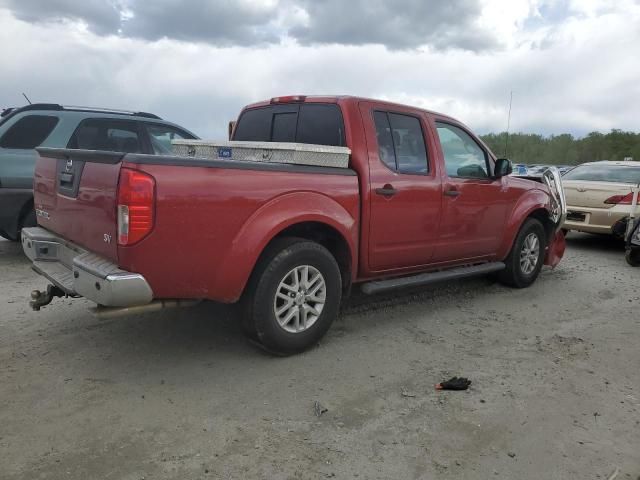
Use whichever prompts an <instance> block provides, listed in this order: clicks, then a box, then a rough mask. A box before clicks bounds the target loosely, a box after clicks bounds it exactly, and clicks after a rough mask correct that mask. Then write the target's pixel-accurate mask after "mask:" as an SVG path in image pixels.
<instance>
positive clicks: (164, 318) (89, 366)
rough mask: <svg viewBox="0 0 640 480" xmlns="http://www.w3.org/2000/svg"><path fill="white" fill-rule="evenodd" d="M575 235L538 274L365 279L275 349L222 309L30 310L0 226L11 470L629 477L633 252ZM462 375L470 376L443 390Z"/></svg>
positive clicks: (636, 416)
mask: <svg viewBox="0 0 640 480" xmlns="http://www.w3.org/2000/svg"><path fill="white" fill-rule="evenodd" d="M568 243H569V249H568V252H567V256H566V258H565V260H564V261H563V262H562V263H561V265H560V266H559V267H558V268H557V269H556V270H554V271H551V270H545V271H544V272H543V274H542V276H541V278H540V279H539V280H538V282H537V283H536V284H535V285H534V286H533V287H531V288H529V289H527V290H510V289H507V288H505V287H502V286H500V285H497V284H494V283H492V282H491V281H490V280H488V279H484V278H482V279H474V280H467V281H462V282H457V283H455V284H448V285H442V286H437V287H430V288H425V289H422V290H417V291H415V290H414V291H412V292H401V293H396V294H393V295H388V296H384V297H380V296H378V297H373V298H368V297H363V296H356V297H355V298H352V299H350V300H349V301H348V302H347V304H346V305H345V307H344V311H343V314H342V315H341V318H340V319H339V320H338V321H337V322H336V323H335V324H334V326H333V327H332V329H331V330H330V332H329V334H328V335H327V337H326V338H325V339H323V341H322V342H321V344H320V345H318V347H317V348H314V349H313V350H312V351H309V352H307V353H305V354H303V355H298V356H295V357H290V358H273V357H270V356H268V355H266V354H264V353H262V352H261V351H258V350H256V349H255V348H254V347H253V346H251V345H250V344H248V343H247V342H246V341H245V340H244V338H243V336H242V334H241V332H240V329H239V326H238V324H237V322H236V319H235V316H234V311H233V309H231V308H229V307H223V306H217V305H212V304H202V305H199V306H197V307H194V308H191V309H185V310H171V311H166V312H163V313H160V314H148V315H140V316H134V317H129V318H120V319H116V320H108V321H103V320H97V319H96V318H94V317H92V316H91V315H90V314H89V313H88V312H87V307H88V306H89V303H88V302H86V301H84V300H73V301H72V300H58V301H55V302H54V303H53V304H51V305H50V306H48V307H46V308H45V309H43V310H42V311H41V312H32V311H30V310H29V308H28V305H27V297H28V295H29V292H30V291H31V290H32V289H34V288H42V287H44V286H45V282H44V280H42V279H40V278H39V277H38V276H37V275H36V274H35V273H33V272H32V271H31V270H30V269H29V267H28V262H27V261H26V259H25V258H24V257H23V256H22V254H21V252H20V251H19V249H18V247H17V246H16V245H14V244H11V243H9V242H5V241H0V478H2V479H7V480H9V479H12V480H15V479H24V480H27V479H28V480H31V479H39V478H42V479H58V478H61V479H62V478H64V479H82V480H86V479H94V478H95V479H98V478H100V479H126V480H141V479H165V478H167V479H173V478H175V479H199V478H202V479H208V478H222V479H249V478H265V479H289V478H291V479H307V478H309V479H311V478H314V479H315V478H325V477H328V478H331V477H335V478H360V479H377V478H380V479H411V478H445V479H446V478H451V479H483V478H505V479H598V478H600V479H605V480H607V479H610V478H614V477H615V478H617V479H625V480H626V479H632V480H637V479H638V478H640V348H639V347H640V302H639V300H640V269H633V268H631V267H629V266H627V265H626V263H625V261H624V255H623V253H622V250H621V247H620V245H618V244H615V243H612V242H609V241H606V240H603V239H600V238H597V237H592V236H587V235H570V237H569V242H568ZM452 375H464V376H467V377H469V378H470V379H471V380H472V381H473V383H472V385H471V388H470V389H469V390H468V391H466V392H437V391H435V390H434V383H436V382H438V381H440V380H443V379H446V378H448V377H450V376H452ZM316 401H318V402H320V403H321V404H322V405H323V406H324V407H326V408H327V409H328V410H327V412H326V413H324V414H323V415H322V416H320V417H317V416H316V415H315V414H314V402H316Z"/></svg>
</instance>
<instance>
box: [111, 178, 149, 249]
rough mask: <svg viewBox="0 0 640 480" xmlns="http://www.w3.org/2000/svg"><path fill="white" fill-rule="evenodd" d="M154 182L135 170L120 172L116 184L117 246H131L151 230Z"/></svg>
mask: <svg viewBox="0 0 640 480" xmlns="http://www.w3.org/2000/svg"><path fill="white" fill-rule="evenodd" d="M155 193H156V182H155V180H154V179H153V177H152V176H151V175H148V174H146V173H143V172H139V171H137V170H130V169H128V168H123V169H121V170H120V182H119V183H118V245H133V244H134V243H136V242H139V241H140V240H142V239H143V238H144V237H146V236H147V235H148V234H149V232H151V229H152V228H153V217H154V210H155V205H154V203H155Z"/></svg>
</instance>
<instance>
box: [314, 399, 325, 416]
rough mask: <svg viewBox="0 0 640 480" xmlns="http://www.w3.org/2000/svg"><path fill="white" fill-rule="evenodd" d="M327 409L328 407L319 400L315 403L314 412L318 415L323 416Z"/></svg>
mask: <svg viewBox="0 0 640 480" xmlns="http://www.w3.org/2000/svg"><path fill="white" fill-rule="evenodd" d="M327 411H328V409H327V408H326V407H325V406H323V405H322V404H321V403H320V402H318V401H317V400H316V401H315V402H314V403H313V412H314V413H315V414H316V417H319V416H321V415H322V414H323V413H325V412H327Z"/></svg>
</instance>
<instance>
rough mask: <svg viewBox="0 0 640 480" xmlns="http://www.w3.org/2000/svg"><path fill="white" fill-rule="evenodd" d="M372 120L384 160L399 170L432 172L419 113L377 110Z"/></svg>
mask: <svg viewBox="0 0 640 480" xmlns="http://www.w3.org/2000/svg"><path fill="white" fill-rule="evenodd" d="M373 120H374V123H375V127H376V137H377V139H378V155H379V157H380V160H381V161H382V163H384V164H385V165H386V166H387V167H389V168H390V169H392V170H395V171H398V172H400V173H413V174H421V175H423V174H427V173H429V163H428V161H427V149H426V147H425V142H424V135H423V134H422V126H421V125H420V120H419V119H418V118H417V117H413V116H411V115H401V114H399V113H391V112H380V111H376V112H373Z"/></svg>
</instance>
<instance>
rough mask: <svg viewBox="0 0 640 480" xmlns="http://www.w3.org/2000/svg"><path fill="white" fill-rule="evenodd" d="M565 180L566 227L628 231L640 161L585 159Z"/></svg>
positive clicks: (638, 180)
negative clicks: (587, 161)
mask: <svg viewBox="0 0 640 480" xmlns="http://www.w3.org/2000/svg"><path fill="white" fill-rule="evenodd" d="M562 181H563V185H564V191H565V196H566V199H567V210H568V211H567V219H566V221H565V222H564V227H563V228H564V229H566V230H576V231H579V232H589V233H604V234H607V235H616V236H623V235H624V231H625V227H624V222H625V220H626V218H627V217H628V216H629V211H630V206H631V201H632V197H633V192H632V190H633V187H634V185H637V184H639V183H640V163H639V162H611V161H601V162H591V163H584V164H582V165H578V166H577V167H575V168H574V169H573V170H571V171H569V172H568V173H566V174H565V175H564V176H563V177H562ZM616 224H617V225H618V226H616ZM614 227H615V228H614Z"/></svg>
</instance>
